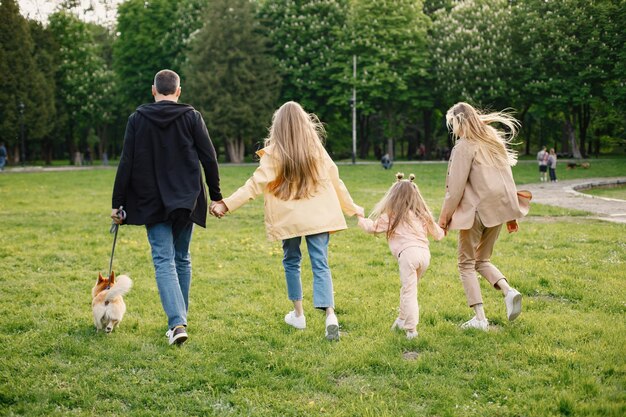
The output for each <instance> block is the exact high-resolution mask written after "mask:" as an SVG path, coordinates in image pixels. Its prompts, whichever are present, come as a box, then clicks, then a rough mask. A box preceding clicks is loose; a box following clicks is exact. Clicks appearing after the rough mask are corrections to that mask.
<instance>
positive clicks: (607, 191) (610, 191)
mask: <svg viewBox="0 0 626 417" xmlns="http://www.w3.org/2000/svg"><path fill="white" fill-rule="evenodd" d="M582 192H584V193H585V194H591V195H595V196H598V197H606V198H616V199H618V200H626V185H619V186H611V187H598V188H590V189H586V190H583V191H582Z"/></svg>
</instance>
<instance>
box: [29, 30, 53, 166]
mask: <svg viewBox="0 0 626 417" xmlns="http://www.w3.org/2000/svg"><path fill="white" fill-rule="evenodd" d="M29 26H30V33H31V37H32V39H33V43H34V54H33V57H34V60H35V65H36V68H37V71H36V72H35V78H34V79H33V82H34V83H35V84H36V88H35V89H34V91H33V100H32V102H33V105H34V106H35V108H36V109H37V111H36V112H32V113H29V114H30V115H32V116H31V117H29V118H28V121H27V123H28V128H29V139H30V140H31V142H32V141H33V140H36V141H37V144H38V147H39V148H40V152H41V156H42V159H44V160H45V161H46V163H47V164H50V163H52V155H53V149H54V136H53V135H52V134H51V133H52V131H53V129H54V126H55V123H56V105H55V97H54V95H55V91H56V84H55V77H54V75H55V68H56V61H55V54H56V49H57V47H56V44H55V42H54V38H53V36H52V33H51V32H50V30H49V29H48V28H46V27H44V26H43V25H42V24H41V23H39V22H37V21H34V20H30V21H29Z"/></svg>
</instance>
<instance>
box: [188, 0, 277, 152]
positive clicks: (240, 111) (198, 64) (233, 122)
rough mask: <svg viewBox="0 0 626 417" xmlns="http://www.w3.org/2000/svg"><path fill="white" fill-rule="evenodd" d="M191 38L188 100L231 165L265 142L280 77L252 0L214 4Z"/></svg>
mask: <svg viewBox="0 0 626 417" xmlns="http://www.w3.org/2000/svg"><path fill="white" fill-rule="evenodd" d="M205 18H206V20H205V23H204V26H203V28H202V29H201V30H200V31H199V32H198V33H197V34H196V35H195V36H194V37H193V38H192V39H191V41H190V48H191V49H190V53H189V56H188V63H187V66H186V67H185V74H186V75H187V84H186V85H187V87H186V88H185V90H183V91H185V95H186V99H188V101H189V102H190V103H191V104H193V105H194V106H195V107H196V108H197V109H198V110H199V111H200V112H201V113H202V114H203V116H204V117H205V119H206V122H207V124H208V126H209V129H210V132H211V134H212V136H213V138H214V140H216V141H217V142H218V143H222V144H223V145H224V146H225V148H226V152H227V156H228V160H229V161H231V162H242V161H243V157H244V154H245V152H244V151H245V149H246V147H247V146H248V147H250V146H249V145H250V144H251V143H253V142H259V141H262V140H263V138H264V137H265V134H266V131H265V130H264V128H265V127H266V126H267V125H268V124H269V123H270V120H271V115H272V111H273V109H274V107H275V105H276V98H277V93H278V88H279V84H278V81H279V78H278V76H277V74H276V69H275V68H274V65H273V62H272V60H271V59H270V56H269V55H268V54H267V53H266V51H265V49H266V45H265V39H264V37H263V35H262V34H261V33H259V32H260V27H259V26H260V25H259V23H258V21H257V20H256V19H255V10H254V4H253V3H251V2H249V1H248V0H214V1H212V2H211V3H210V5H209V6H208V9H207V12H206V14H205Z"/></svg>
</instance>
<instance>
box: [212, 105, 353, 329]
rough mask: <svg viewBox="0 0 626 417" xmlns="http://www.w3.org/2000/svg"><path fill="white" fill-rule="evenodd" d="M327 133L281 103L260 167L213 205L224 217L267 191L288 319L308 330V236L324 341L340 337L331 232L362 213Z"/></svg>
mask: <svg viewBox="0 0 626 417" xmlns="http://www.w3.org/2000/svg"><path fill="white" fill-rule="evenodd" d="M324 133H325V132H324V128H323V126H322V124H321V123H320V121H319V120H318V119H317V116H315V115H313V114H307V113H306V112H305V111H304V109H303V108H302V107H301V106H300V104H298V103H296V102H293V101H289V102H287V103H285V104H283V105H282V106H281V107H280V108H279V109H278V110H277V111H276V112H275V113H274V117H273V119H272V126H271V127H270V134H269V137H268V138H267V139H266V140H265V147H264V148H263V149H261V150H260V151H259V152H257V155H259V156H260V158H261V159H260V163H259V167H258V168H257V169H256V171H255V172H254V174H253V175H252V177H250V178H249V179H248V181H246V183H245V184H244V185H243V186H242V187H240V188H239V189H238V190H237V191H235V192H234V193H233V194H232V195H231V196H230V197H227V198H225V199H224V201H223V202H222V203H218V204H216V205H215V207H214V209H213V214H215V215H216V216H218V217H221V216H223V215H224V214H225V213H226V212H228V211H231V212H232V211H235V210H237V209H238V208H239V207H241V206H242V205H244V204H246V203H247V202H248V201H250V200H252V199H254V198H256V197H257V196H259V195H261V194H263V196H264V198H265V226H266V231H267V237H268V238H269V239H270V240H282V244H283V267H284V269H285V280H286V281H287V294H288V297H289V300H291V301H292V302H293V307H294V309H293V311H290V312H289V313H287V315H286V316H285V322H286V323H287V324H289V325H290V326H293V327H295V328H296V329H304V328H306V318H305V315H304V309H303V306H302V298H303V295H302V282H301V279H300V265H301V263H302V253H301V251H300V243H301V241H302V237H304V238H305V240H306V243H307V247H308V249H309V258H310V260H311V268H312V270H313V305H314V306H315V308H318V309H320V310H324V311H325V312H326V329H325V337H326V339H328V340H339V322H338V320H337V315H336V314H335V299H334V291H333V279H332V275H331V271H330V266H329V265H328V244H329V241H330V232H335V231H338V230H343V229H347V227H348V226H347V225H346V220H345V218H344V216H343V213H345V214H347V215H348V216H354V215H357V214H361V215H363V208H361V207H359V206H357V205H356V204H354V202H353V201H352V197H351V196H350V193H349V192H348V190H347V188H346V186H345V185H344V183H343V181H341V179H340V178H339V171H338V169H337V165H335V163H334V162H333V160H332V159H331V158H330V156H329V155H328V153H327V152H326V149H324V146H323V145H322V139H323V136H324ZM342 211H343V213H342Z"/></svg>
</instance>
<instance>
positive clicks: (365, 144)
mask: <svg viewBox="0 0 626 417" xmlns="http://www.w3.org/2000/svg"><path fill="white" fill-rule="evenodd" d="M359 125H360V126H359V127H360V131H361V141H360V142H361V143H360V144H359V158H361V159H366V158H367V155H368V154H369V150H370V141H369V116H361V117H360V118H359Z"/></svg>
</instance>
